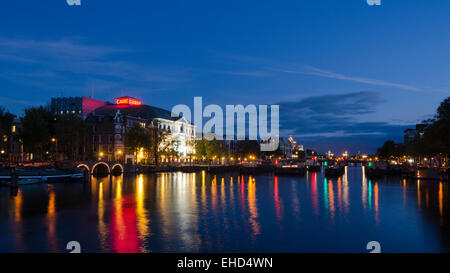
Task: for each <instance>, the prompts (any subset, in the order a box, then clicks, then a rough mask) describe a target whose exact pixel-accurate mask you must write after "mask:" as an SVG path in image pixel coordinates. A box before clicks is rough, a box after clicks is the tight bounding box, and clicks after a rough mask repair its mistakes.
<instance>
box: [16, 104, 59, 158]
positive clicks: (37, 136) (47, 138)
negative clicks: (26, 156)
mask: <svg viewBox="0 0 450 273" xmlns="http://www.w3.org/2000/svg"><path fill="white" fill-rule="evenodd" d="M53 121H54V118H53V115H52V113H51V112H50V111H49V110H47V109H46V108H44V107H42V106H40V107H33V108H27V109H25V116H24V117H23V118H22V127H23V131H22V136H23V141H24V146H25V148H26V149H28V150H29V151H31V152H32V153H33V155H34V156H35V158H36V159H40V160H42V158H43V157H42V155H43V152H44V150H45V149H46V148H49V147H50V143H51V138H52V135H53V132H54V128H53Z"/></svg>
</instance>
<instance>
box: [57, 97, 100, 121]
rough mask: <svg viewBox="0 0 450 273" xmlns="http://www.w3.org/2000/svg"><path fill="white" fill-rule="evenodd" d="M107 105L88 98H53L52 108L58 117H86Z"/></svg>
mask: <svg viewBox="0 0 450 273" xmlns="http://www.w3.org/2000/svg"><path fill="white" fill-rule="evenodd" d="M107 104H108V103H107V102H105V101H102V100H97V99H92V98H88V97H60V98H52V100H51V105H50V108H51V111H52V112H53V114H54V115H56V116H58V115H70V114H71V115H74V114H75V115H78V116H81V117H86V116H88V115H89V114H90V113H92V111H94V110H95V109H97V108H100V107H102V106H105V105H107Z"/></svg>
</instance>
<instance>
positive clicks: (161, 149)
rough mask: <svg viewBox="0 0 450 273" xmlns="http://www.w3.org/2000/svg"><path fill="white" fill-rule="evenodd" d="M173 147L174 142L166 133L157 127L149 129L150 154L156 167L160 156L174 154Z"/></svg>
mask: <svg viewBox="0 0 450 273" xmlns="http://www.w3.org/2000/svg"><path fill="white" fill-rule="evenodd" d="M173 145H174V142H173V141H172V139H171V138H170V133H169V132H168V131H165V130H162V129H160V128H158V126H153V128H151V129H150V153H151V155H152V157H153V158H154V159H155V164H156V165H157V166H159V157H160V156H162V155H172V154H175V151H174V147H173Z"/></svg>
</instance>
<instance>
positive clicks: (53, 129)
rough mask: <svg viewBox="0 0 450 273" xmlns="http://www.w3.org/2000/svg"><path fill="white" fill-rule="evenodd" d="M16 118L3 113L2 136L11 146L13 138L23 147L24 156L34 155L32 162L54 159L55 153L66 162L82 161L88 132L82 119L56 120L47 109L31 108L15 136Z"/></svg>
mask: <svg viewBox="0 0 450 273" xmlns="http://www.w3.org/2000/svg"><path fill="white" fill-rule="evenodd" d="M14 118H15V116H14V115H12V114H10V113H7V112H5V111H4V110H3V109H1V110H0V120H1V133H2V135H3V136H4V137H6V138H7V139H8V142H9V141H13V140H12V139H13V137H14V141H17V142H18V143H20V144H21V145H23V153H24V154H27V153H28V154H33V160H49V159H54V158H55V155H56V150H57V152H58V154H59V155H60V156H61V157H63V158H65V159H73V160H75V159H79V158H80V157H81V154H82V152H83V151H82V147H83V145H84V143H85V140H86V136H87V132H88V130H87V125H86V124H85V122H84V121H83V119H82V118H80V117H78V116H76V115H62V116H55V115H53V113H52V112H51V111H49V110H48V109H47V108H46V107H43V106H40V107H31V108H27V109H25V113H24V116H23V117H21V118H20V126H17V127H16V128H15V132H12V129H11V128H12V125H13V124H12V123H13V120H14ZM6 142H7V141H4V143H6ZM2 149H3V147H2Z"/></svg>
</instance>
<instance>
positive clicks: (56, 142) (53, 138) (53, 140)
mask: <svg viewBox="0 0 450 273" xmlns="http://www.w3.org/2000/svg"><path fill="white" fill-rule="evenodd" d="M51 141H52V142H53V143H55V161H58V139H56V138H55V137H52V139H51Z"/></svg>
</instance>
